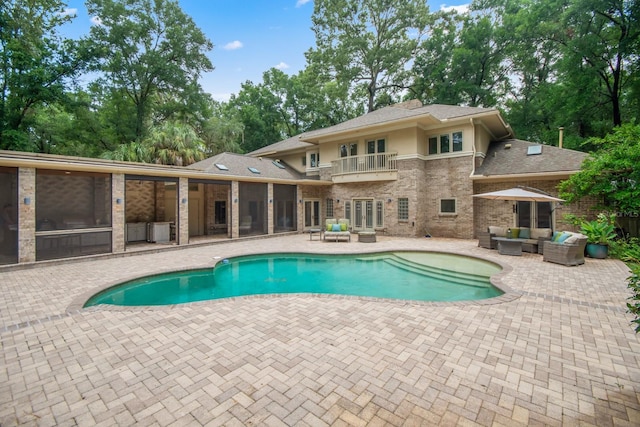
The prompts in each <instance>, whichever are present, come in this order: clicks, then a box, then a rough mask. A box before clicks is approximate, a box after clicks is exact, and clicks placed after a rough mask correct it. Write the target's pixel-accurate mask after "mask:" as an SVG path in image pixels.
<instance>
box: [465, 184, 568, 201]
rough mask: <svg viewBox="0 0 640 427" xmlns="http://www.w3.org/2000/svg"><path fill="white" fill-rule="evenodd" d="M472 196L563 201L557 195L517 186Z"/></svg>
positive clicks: (493, 198) (497, 198) (494, 198)
mask: <svg viewBox="0 0 640 427" xmlns="http://www.w3.org/2000/svg"><path fill="white" fill-rule="evenodd" d="M473 197H478V198H481V199H491V200H515V201H518V202H564V200H563V199H558V198H557V197H552V196H547V195H546V194H542V193H536V192H534V191H529V190H524V189H522V188H517V187H516V188H510V189H508V190H500V191H492V192H490V193H482V194H474V195H473Z"/></svg>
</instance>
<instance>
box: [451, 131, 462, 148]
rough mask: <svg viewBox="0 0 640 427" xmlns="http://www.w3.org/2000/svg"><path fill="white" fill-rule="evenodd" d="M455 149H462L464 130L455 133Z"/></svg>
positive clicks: (453, 139)
mask: <svg viewBox="0 0 640 427" xmlns="http://www.w3.org/2000/svg"><path fill="white" fill-rule="evenodd" d="M452 136H453V138H452V141H453V151H454V152H455V151H462V132H454V133H453V135H452Z"/></svg>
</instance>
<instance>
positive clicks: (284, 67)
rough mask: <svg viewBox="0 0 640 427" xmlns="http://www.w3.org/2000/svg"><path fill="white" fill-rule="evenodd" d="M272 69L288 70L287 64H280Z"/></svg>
mask: <svg viewBox="0 0 640 427" xmlns="http://www.w3.org/2000/svg"><path fill="white" fill-rule="evenodd" d="M274 68H277V69H278V70H286V69H287V68H289V64H287V63H286V62H280V63H279V64H278V65H276V66H274Z"/></svg>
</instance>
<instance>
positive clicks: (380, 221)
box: [376, 200, 384, 227]
mask: <svg viewBox="0 0 640 427" xmlns="http://www.w3.org/2000/svg"><path fill="white" fill-rule="evenodd" d="M376 227H384V203H382V200H377V201H376Z"/></svg>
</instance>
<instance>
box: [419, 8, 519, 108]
mask: <svg viewBox="0 0 640 427" xmlns="http://www.w3.org/2000/svg"><path fill="white" fill-rule="evenodd" d="M493 16H494V14H493V13H492V12H491V11H489V12H485V13H481V12H480V11H475V12H473V13H465V14H458V13H456V12H440V13H438V14H436V17H437V19H436V21H435V23H434V25H433V26H432V31H431V34H430V36H429V37H428V38H427V39H426V40H425V41H424V42H423V43H422V45H421V46H420V50H419V52H418V54H417V57H416V61H415V65H414V70H413V71H414V74H415V76H416V81H415V82H414V88H413V92H414V93H415V94H416V95H417V96H418V97H419V98H422V99H423V101H425V102H428V103H445V104H464V105H469V106H473V107H477V106H483V107H493V106H495V105H496V104H497V103H498V100H500V99H503V98H504V95H505V94H506V92H507V88H508V76H507V75H508V70H507V68H506V67H505V66H504V65H503V63H504V60H505V50H506V46H507V45H508V41H507V39H506V38H504V37H503V36H502V33H501V30H500V26H499V23H498V22H494V17H493Z"/></svg>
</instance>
